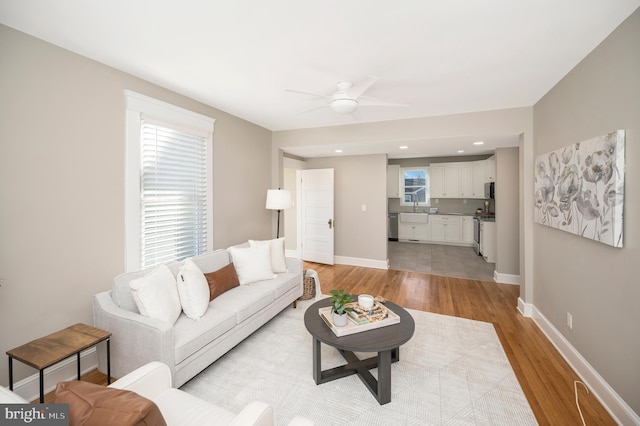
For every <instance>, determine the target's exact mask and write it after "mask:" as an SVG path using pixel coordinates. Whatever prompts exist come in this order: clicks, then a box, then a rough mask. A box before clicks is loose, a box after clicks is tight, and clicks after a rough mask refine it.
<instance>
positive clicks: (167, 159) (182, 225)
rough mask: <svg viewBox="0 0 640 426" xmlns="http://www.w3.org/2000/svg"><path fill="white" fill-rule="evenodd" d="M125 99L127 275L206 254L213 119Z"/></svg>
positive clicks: (161, 104) (209, 239)
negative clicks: (131, 272)
mask: <svg viewBox="0 0 640 426" xmlns="http://www.w3.org/2000/svg"><path fill="white" fill-rule="evenodd" d="M126 99H127V158H126V159H127V164H126V172H125V193H126V199H125V215H126V217H125V243H126V246H125V255H126V269H127V271H134V270H138V269H146V268H150V267H153V266H155V265H158V264H160V263H168V262H173V261H180V260H183V259H185V258H187V257H192V256H197V255H199V254H203V253H206V252H207V251H208V249H209V247H210V246H211V245H212V243H213V233H212V228H213V226H212V225H213V215H212V210H213V205H212V196H213V193H212V185H211V181H212V179H211V176H212V167H213V166H212V154H211V151H212V140H213V123H214V120H213V119H211V118H208V117H205V116H202V115H200V114H196V113H193V112H191V111H188V110H183V109H182V108H178V107H175V106H173V105H169V104H165V103H164V102H161V101H158V100H155V99H152V98H148V97H146V96H143V95H139V94H137V93H134V92H130V91H126Z"/></svg>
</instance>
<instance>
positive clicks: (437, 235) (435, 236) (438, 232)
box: [429, 215, 462, 243]
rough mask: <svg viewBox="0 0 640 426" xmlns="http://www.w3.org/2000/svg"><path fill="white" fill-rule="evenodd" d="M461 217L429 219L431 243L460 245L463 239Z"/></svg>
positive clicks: (440, 216)
mask: <svg viewBox="0 0 640 426" xmlns="http://www.w3.org/2000/svg"><path fill="white" fill-rule="evenodd" d="M460 219H461V217H460V216H446V215H433V216H430V217H429V223H431V238H430V241H445V242H450V243H459V242H461V241H462V238H461V234H460V233H461V227H460V226H461V223H460V222H461V221H460Z"/></svg>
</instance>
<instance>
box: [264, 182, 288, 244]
mask: <svg viewBox="0 0 640 426" xmlns="http://www.w3.org/2000/svg"><path fill="white" fill-rule="evenodd" d="M266 208H267V209H269V210H277V211H278V224H277V227H276V229H277V231H276V238H280V210H284V209H288V208H291V191H289V190H288V189H268V190H267V205H266Z"/></svg>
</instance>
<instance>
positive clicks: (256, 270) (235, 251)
mask: <svg viewBox="0 0 640 426" xmlns="http://www.w3.org/2000/svg"><path fill="white" fill-rule="evenodd" d="M228 250H229V253H230V254H231V258H232V259H233V266H234V268H236V273H237V274H238V281H240V285H243V284H249V283H254V282H256V281H262V280H271V279H273V278H276V277H277V275H275V274H274V273H273V269H271V255H270V253H269V246H268V245H266V244H261V245H257V246H255V247H229V249H228Z"/></svg>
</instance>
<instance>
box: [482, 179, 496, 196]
mask: <svg viewBox="0 0 640 426" xmlns="http://www.w3.org/2000/svg"><path fill="white" fill-rule="evenodd" d="M484 198H487V199H490V200H493V199H494V198H496V183H495V182H487V183H485V184H484Z"/></svg>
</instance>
